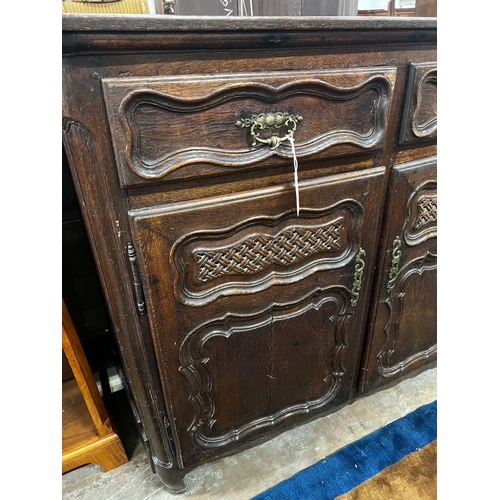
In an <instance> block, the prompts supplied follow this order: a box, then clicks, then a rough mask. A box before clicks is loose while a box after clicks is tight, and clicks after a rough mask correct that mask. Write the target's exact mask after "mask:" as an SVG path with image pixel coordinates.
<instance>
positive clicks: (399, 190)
mask: <svg viewBox="0 0 500 500" xmlns="http://www.w3.org/2000/svg"><path fill="white" fill-rule="evenodd" d="M436 169H437V164H436V158H435V157H433V158H429V159H425V160H418V161H415V162H410V163H406V164H401V165H398V166H396V167H395V168H394V170H393V171H392V174H391V181H390V187H389V193H390V200H389V209H388V212H387V214H388V215H387V221H386V224H387V225H388V235H387V238H386V242H387V243H386V245H385V248H384V252H383V253H382V255H381V266H382V268H381V269H382V275H381V276H382V278H381V285H380V292H379V296H378V299H377V300H376V302H375V305H374V319H373V321H372V322H371V324H372V330H371V331H370V332H369V333H368V335H367V345H366V347H367V348H366V352H365V357H364V367H363V376H362V378H361V384H360V390H361V392H365V391H368V390H370V389H373V388H376V387H379V386H382V385H383V384H385V383H387V382H389V381H390V380H393V379H395V378H396V377H399V376H401V375H403V374H405V373H407V372H410V371H412V370H415V369H417V368H419V367H421V366H423V365H425V364H426V363H428V362H430V361H432V360H435V359H436V356H437V296H436V280H437V171H436Z"/></svg>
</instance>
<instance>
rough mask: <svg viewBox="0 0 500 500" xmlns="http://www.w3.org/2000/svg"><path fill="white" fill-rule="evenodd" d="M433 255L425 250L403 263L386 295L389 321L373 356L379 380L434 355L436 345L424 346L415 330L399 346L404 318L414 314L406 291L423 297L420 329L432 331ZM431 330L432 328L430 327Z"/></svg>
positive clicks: (423, 339) (405, 319)
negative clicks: (383, 341) (424, 303)
mask: <svg viewBox="0 0 500 500" xmlns="http://www.w3.org/2000/svg"><path fill="white" fill-rule="evenodd" d="M436 273H437V255H436V254H434V253H432V252H429V251H426V252H425V253H424V254H423V255H421V256H419V257H417V258H415V259H413V260H410V261H407V262H404V261H403V266H402V267H401V269H400V271H399V273H398V277H397V280H396V282H395V286H394V287H393V288H392V290H391V291H390V292H389V296H388V298H387V299H386V300H385V305H386V306H387V308H388V310H389V318H388V320H387V324H386V326H385V343H384V346H383V348H382V350H381V351H380V352H379V354H378V356H377V369H378V372H379V373H380V375H382V376H383V377H393V376H395V375H397V374H398V373H401V372H403V371H404V370H406V369H408V368H409V367H410V366H411V365H412V364H415V363H419V362H423V361H425V360H427V359H429V358H431V357H432V356H434V355H435V354H436V353H437V344H436V343H434V344H433V345H430V346H429V345H428V339H427V338H426V337H424V336H422V338H420V335H419V332H418V330H417V331H416V332H415V334H414V335H413V336H412V338H411V343H410V342H409V340H408V337H409V336H408V335H406V340H405V341H406V344H405V345H404V346H403V347H400V345H399V344H400V343H398V339H399V336H400V332H407V331H408V329H409V328H410V325H409V324H408V325H407V322H408V318H409V317H411V316H412V314H414V310H413V309H414V304H413V303H412V300H411V299H408V298H407V297H408V294H409V293H410V291H411V292H412V294H419V295H421V296H425V297H426V303H427V304H428V307H427V309H426V311H425V314H421V316H420V328H421V329H422V330H425V329H426V328H432V327H433V324H434V323H435V317H436V314H437V310H436ZM434 328H435V327H434Z"/></svg>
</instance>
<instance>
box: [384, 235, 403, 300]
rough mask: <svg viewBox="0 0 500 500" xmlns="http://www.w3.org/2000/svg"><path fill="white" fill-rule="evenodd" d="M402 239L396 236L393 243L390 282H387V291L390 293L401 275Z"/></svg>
mask: <svg viewBox="0 0 500 500" xmlns="http://www.w3.org/2000/svg"><path fill="white" fill-rule="evenodd" d="M400 247H401V238H400V237H399V236H396V238H394V241H393V242H392V261H391V269H390V271H389V281H388V282H387V291H388V292H390V291H391V290H392V289H393V288H394V283H395V281H396V278H397V277H398V273H399V261H400V259H401V250H400Z"/></svg>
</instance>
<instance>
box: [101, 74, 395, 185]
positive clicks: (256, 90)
mask: <svg viewBox="0 0 500 500" xmlns="http://www.w3.org/2000/svg"><path fill="white" fill-rule="evenodd" d="M395 75H396V70H395V68H390V67H380V68H373V69H370V68H363V69H354V70H353V69H351V70H348V71H347V70H337V71H321V72H315V73H313V72H287V73H268V74H265V75H262V74H245V75H238V76H234V75H222V76H220V75H219V76H210V77H208V76H199V77H191V76H190V77H182V78H181V77H151V78H136V77H127V78H115V79H113V78H105V79H103V89H104V97H105V101H106V109H107V113H108V118H109V122H110V126H111V135H112V140H113V146H114V151H115V157H116V162H117V166H118V171H119V175H120V180H121V184H122V186H124V187H125V186H133V185H140V184H144V183H147V182H150V183H151V182H159V181H160V180H161V181H169V180H174V179H180V178H192V177H199V176H201V175H210V174H216V173H227V172H230V171H234V170H235V169H242V168H249V167H251V166H254V167H255V166H258V167H259V168H269V167H270V166H272V165H277V164H283V163H284V162H285V161H286V162H289V161H290V159H291V158H292V156H293V153H292V144H291V141H290V140H289V139H288V138H287V136H289V134H293V135H292V139H293V140H294V144H295V152H296V155H297V157H298V158H299V159H300V158H306V157H310V156H312V155H314V158H321V157H326V156H332V155H345V154H352V153H359V152H362V151H370V150H378V149H381V148H383V146H384V144H385V139H386V132H387V123H388V112H389V107H390V103H391V99H392V94H393V88H394V81H395ZM273 137H274V139H273ZM263 160H267V161H266V162H263Z"/></svg>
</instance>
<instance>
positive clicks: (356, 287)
mask: <svg viewBox="0 0 500 500" xmlns="http://www.w3.org/2000/svg"><path fill="white" fill-rule="evenodd" d="M365 255H366V252H365V251H364V250H363V249H362V248H361V247H359V251H358V255H357V256H356V265H355V266H354V283H353V284H352V290H351V294H352V296H353V298H352V299H351V305H352V306H353V307H356V306H357V305H358V299H359V292H360V290H361V283H362V281H363V272H364V269H365V261H364V260H363V257H364V256H365Z"/></svg>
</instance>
